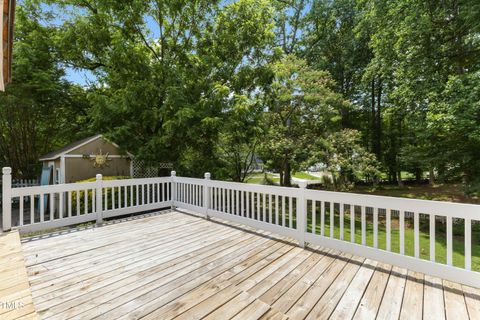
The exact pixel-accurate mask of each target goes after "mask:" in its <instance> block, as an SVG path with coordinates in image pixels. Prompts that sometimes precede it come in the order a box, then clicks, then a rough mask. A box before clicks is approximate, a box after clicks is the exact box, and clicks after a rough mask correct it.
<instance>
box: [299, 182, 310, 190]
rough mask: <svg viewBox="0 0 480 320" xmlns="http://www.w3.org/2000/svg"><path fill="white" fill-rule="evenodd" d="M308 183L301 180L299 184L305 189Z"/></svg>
mask: <svg viewBox="0 0 480 320" xmlns="http://www.w3.org/2000/svg"><path fill="white" fill-rule="evenodd" d="M307 185H308V183H307V181H299V182H298V186H299V187H300V188H302V189H305V188H306V187H307Z"/></svg>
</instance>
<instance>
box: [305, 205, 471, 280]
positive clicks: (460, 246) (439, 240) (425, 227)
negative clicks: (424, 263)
mask: <svg viewBox="0 0 480 320" xmlns="http://www.w3.org/2000/svg"><path fill="white" fill-rule="evenodd" d="M310 212H311V211H310ZM350 219H351V217H350V214H348V212H347V213H345V215H344V238H343V239H344V240H348V241H350V235H351V230H350ZM316 220H317V221H316V229H315V230H316V233H317V234H320V228H321V226H320V213H319V212H317V217H316ZM329 223H330V215H329V213H326V214H325V231H324V235H326V236H329V235H330V225H329ZM398 225H399V222H398V217H394V216H392V223H391V226H392V230H391V231H392V232H391V250H392V251H393V252H397V253H398V252H400V234H399V229H398ZM366 229H367V236H366V244H367V246H371V247H373V217H372V215H367V226H366ZM308 231H309V232H312V219H311V216H310V217H309V219H308ZM333 231H334V238H336V239H339V238H340V216H339V215H338V214H337V213H336V214H335V215H334V229H333ZM419 231H420V232H419V234H420V237H419V238H420V258H421V259H425V260H430V236H429V220H428V216H422V215H421V216H420V225H419ZM463 232H464V225H463V223H462V222H459V223H455V224H454V225H453V242H452V245H453V246H452V248H453V265H454V266H457V267H461V268H463V267H464V263H465V259H464V252H465V242H464V237H463ZM361 241H362V233H361V220H360V213H358V212H357V213H356V215H355V242H356V243H361ZM378 246H379V248H380V249H386V224H385V218H384V216H382V215H380V216H379V226H378ZM446 248H447V243H446V226H445V225H444V224H443V223H442V222H440V221H437V222H436V225H435V260H436V261H437V262H439V263H446ZM405 254H406V255H408V256H414V230H413V218H411V219H410V218H405ZM472 269H473V270H476V271H480V226H479V225H473V226H472Z"/></svg>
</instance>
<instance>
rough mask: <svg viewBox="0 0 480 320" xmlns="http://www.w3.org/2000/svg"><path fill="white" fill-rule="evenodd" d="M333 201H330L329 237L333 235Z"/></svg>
mask: <svg viewBox="0 0 480 320" xmlns="http://www.w3.org/2000/svg"><path fill="white" fill-rule="evenodd" d="M334 215H335V203H334V202H333V201H330V238H333V236H334V232H335V230H334V227H335V226H334V224H335V216H334Z"/></svg>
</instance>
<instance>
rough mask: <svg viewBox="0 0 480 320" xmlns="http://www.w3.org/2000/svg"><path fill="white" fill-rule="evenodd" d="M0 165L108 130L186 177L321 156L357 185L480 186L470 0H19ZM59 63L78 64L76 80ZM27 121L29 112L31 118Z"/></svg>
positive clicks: (233, 175)
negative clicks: (409, 179) (88, 78)
mask: <svg viewBox="0 0 480 320" xmlns="http://www.w3.org/2000/svg"><path fill="white" fill-rule="evenodd" d="M17 13H18V14H17V16H18V18H17V26H16V35H15V37H16V39H15V51H14V65H13V76H14V78H13V84H12V85H10V87H9V88H8V90H7V92H6V93H5V94H0V102H1V105H0V114H1V116H2V118H1V119H0V139H1V140H0V142H1V144H0V148H1V151H2V159H1V161H2V162H3V163H10V164H11V165H12V166H14V167H15V168H16V171H15V172H16V174H17V175H22V176H28V175H33V174H34V171H35V170H34V169H28V168H35V165H34V164H35V162H36V157H38V155H39V154H41V153H42V152H44V151H47V150H48V149H51V148H53V147H55V146H59V145H61V144H63V143H65V142H67V141H69V140H72V139H74V138H77V137H80V136H84V135H88V134H91V133H93V132H98V133H104V134H106V135H107V136H108V137H109V138H111V139H112V140H114V141H116V142H117V143H119V144H120V145H121V146H122V147H123V148H125V149H128V150H130V151H131V152H132V153H134V154H135V155H136V156H137V157H138V158H139V159H141V160H143V161H147V162H151V163H155V162H172V163H174V165H175V168H176V170H177V171H178V172H179V173H180V174H184V175H190V176H202V175H203V173H204V172H205V171H210V172H212V173H213V174H214V177H216V178H219V179H231V180H235V181H244V180H245V178H246V177H247V175H248V174H249V173H250V172H251V171H252V170H253V168H254V166H255V165H256V163H255V162H256V161H257V159H259V158H260V159H261V160H263V163H264V164H265V166H266V168H268V169H270V170H273V171H277V172H278V173H280V177H281V179H280V181H281V184H283V185H290V184H291V173H292V172H293V171H296V170H304V169H306V168H307V167H308V166H310V165H320V166H323V168H326V170H328V171H330V172H331V173H332V176H333V177H334V179H336V181H334V182H335V183H336V187H338V188H348V186H349V185H350V184H352V183H355V182H356V181H359V180H363V181H370V182H372V181H378V179H380V178H382V179H384V180H387V181H389V182H390V183H399V184H401V183H402V172H403V173H405V172H409V173H411V174H413V175H414V176H415V177H416V179H417V180H418V181H421V180H423V179H425V178H428V179H430V182H431V183H434V182H435V181H460V182H462V185H463V186H464V188H465V191H466V192H467V193H472V192H478V191H480V175H479V173H480V161H479V159H480V147H479V139H480V133H479V129H478V128H479V124H480V104H479V101H480V90H479V87H480V4H479V3H478V1H475V0H446V1H441V2H439V1H420V0H394V1H380V0H333V1H332V0H288V1H283V0H282V1H280V0H278V1H277V0H275V1H267V0H238V1H219V0H199V1H177V0H175V1H173V0H158V1H147V2H145V1H139V0H127V1H121V2H118V1H109V0H98V1H90V0H27V1H23V2H22V3H21V4H20V5H19V6H18V12H17ZM65 67H68V68H71V69H74V70H80V71H81V70H84V71H85V70H88V71H89V72H91V73H92V74H93V75H94V76H95V80H94V81H93V82H92V83H91V84H90V85H88V86H84V87H80V86H78V85H76V84H72V83H69V82H68V81H67V80H66V78H65V73H64V69H65ZM33 119H35V121H33Z"/></svg>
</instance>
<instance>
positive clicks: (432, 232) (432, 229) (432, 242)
mask: <svg viewBox="0 0 480 320" xmlns="http://www.w3.org/2000/svg"><path fill="white" fill-rule="evenodd" d="M430 261H432V262H435V215H434V214H433V213H431V214H430Z"/></svg>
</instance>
